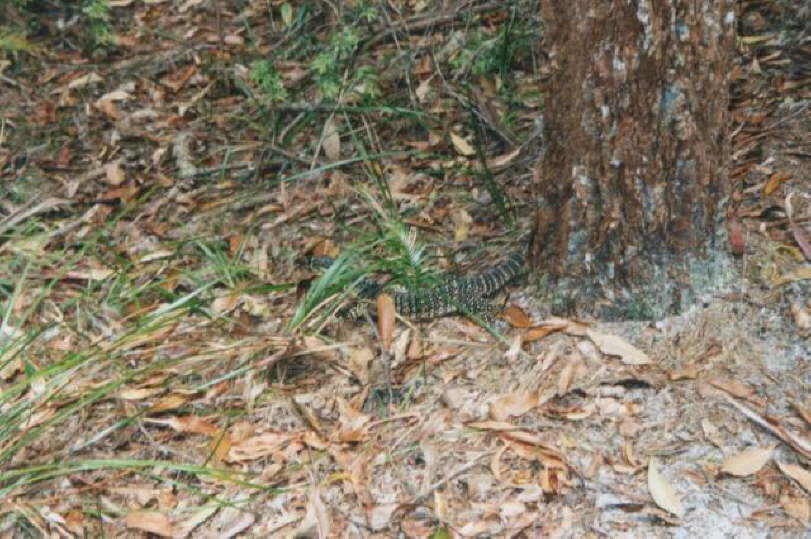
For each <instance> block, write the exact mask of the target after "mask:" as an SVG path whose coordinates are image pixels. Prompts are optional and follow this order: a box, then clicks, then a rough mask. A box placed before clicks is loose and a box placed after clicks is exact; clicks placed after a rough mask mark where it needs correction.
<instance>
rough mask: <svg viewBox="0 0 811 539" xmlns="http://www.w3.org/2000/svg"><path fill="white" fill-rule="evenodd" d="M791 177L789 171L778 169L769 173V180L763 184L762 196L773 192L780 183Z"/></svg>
mask: <svg viewBox="0 0 811 539" xmlns="http://www.w3.org/2000/svg"><path fill="white" fill-rule="evenodd" d="M790 179H791V172H785V171H778V172H775V173H774V174H772V175H771V177H770V178H769V181H767V182H766V184H765V185H764V186H763V196H764V197H767V196H769V195H771V194H772V193H774V192H775V191H776V190H777V188H778V187H780V184H781V183H783V182H785V181H787V180H790Z"/></svg>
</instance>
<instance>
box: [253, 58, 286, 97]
mask: <svg viewBox="0 0 811 539" xmlns="http://www.w3.org/2000/svg"><path fill="white" fill-rule="evenodd" d="M250 77H251V80H252V81H253V83H254V84H256V86H257V87H258V88H259V90H260V91H261V92H262V94H263V96H264V97H265V99H267V100H268V101H284V100H286V99H287V89H286V88H285V87H284V84H283V82H282V77H281V75H279V73H278V72H277V71H276V69H275V68H274V67H273V63H271V62H270V61H269V60H257V61H255V62H253V63H252V64H251V71H250Z"/></svg>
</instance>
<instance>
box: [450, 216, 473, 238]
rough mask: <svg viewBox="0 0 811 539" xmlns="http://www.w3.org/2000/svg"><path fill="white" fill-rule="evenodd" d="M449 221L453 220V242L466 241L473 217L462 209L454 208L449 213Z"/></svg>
mask: <svg viewBox="0 0 811 539" xmlns="http://www.w3.org/2000/svg"><path fill="white" fill-rule="evenodd" d="M451 219H453V240H454V241H456V242H460V243H461V242H463V241H467V238H468V236H469V235H470V225H471V223H473V217H471V216H470V214H469V213H468V212H467V211H465V210H464V208H455V209H454V210H453V211H452V212H451Z"/></svg>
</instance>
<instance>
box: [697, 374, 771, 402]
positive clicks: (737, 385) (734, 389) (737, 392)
mask: <svg viewBox="0 0 811 539" xmlns="http://www.w3.org/2000/svg"><path fill="white" fill-rule="evenodd" d="M707 383H708V384H710V385H712V386H714V387H717V388H718V389H720V390H722V391H725V392H726V393H728V394H730V395H732V396H733V397H738V398H740V399H745V400H748V401H749V402H751V403H752V404H754V405H756V406H759V407H761V408H763V407H765V406H766V401H764V400H763V399H762V398H760V397H759V396H758V395H757V393H755V390H754V389H753V388H752V387H750V386H748V385H746V384H744V383H743V382H739V381H738V380H730V379H728V378H721V377H715V378H711V379H709V380H707Z"/></svg>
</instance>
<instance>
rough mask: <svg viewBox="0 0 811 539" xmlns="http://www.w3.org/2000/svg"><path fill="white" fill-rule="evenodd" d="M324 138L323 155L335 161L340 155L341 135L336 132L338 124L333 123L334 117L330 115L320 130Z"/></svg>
mask: <svg viewBox="0 0 811 539" xmlns="http://www.w3.org/2000/svg"><path fill="white" fill-rule="evenodd" d="M322 136H323V138H324V142H323V143H322V144H323V148H324V155H326V156H327V159H329V160H330V161H337V160H338V159H339V158H340V157H341V137H340V135H339V134H338V125H337V124H336V123H335V117H334V116H330V117H329V118H327V121H326V122H324V130H323V132H322Z"/></svg>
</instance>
